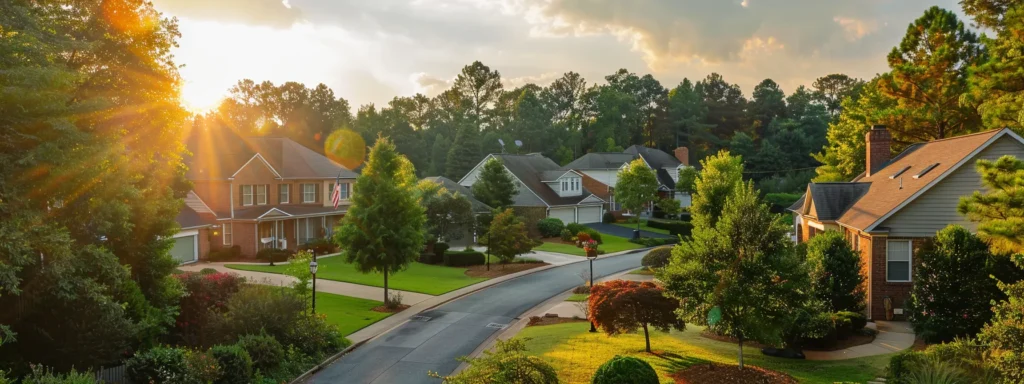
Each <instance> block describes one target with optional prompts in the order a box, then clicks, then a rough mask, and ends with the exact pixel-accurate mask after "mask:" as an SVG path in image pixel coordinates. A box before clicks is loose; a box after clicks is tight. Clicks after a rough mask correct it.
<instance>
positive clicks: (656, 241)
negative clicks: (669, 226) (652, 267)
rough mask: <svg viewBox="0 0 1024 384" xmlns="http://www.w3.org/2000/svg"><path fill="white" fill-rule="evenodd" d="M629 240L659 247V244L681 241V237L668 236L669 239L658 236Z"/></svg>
mask: <svg viewBox="0 0 1024 384" xmlns="http://www.w3.org/2000/svg"><path fill="white" fill-rule="evenodd" d="M629 242H630V243H633V244H640V245H643V246H645V247H659V246H662V245H669V244H675V243H677V242H679V239H678V238H675V237H672V238H667V239H662V238H657V239H656V238H653V237H641V238H639V239H629Z"/></svg>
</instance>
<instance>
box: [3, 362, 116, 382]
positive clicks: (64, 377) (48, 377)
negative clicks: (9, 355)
mask: <svg viewBox="0 0 1024 384" xmlns="http://www.w3.org/2000/svg"><path fill="white" fill-rule="evenodd" d="M98 382H99V381H97V380H96V378H95V377H93V376H92V375H91V374H89V372H79V371H76V370H75V369H71V371H70V372H67V373H55V372H54V371H53V370H52V369H46V368H43V367H42V366H38V365H37V366H34V367H32V372H31V373H30V374H29V375H28V376H25V377H23V378H22V379H21V383H22V384H96V383H98ZM0 383H4V384H8V383H13V381H6V379H5V378H4V375H3V372H0Z"/></svg>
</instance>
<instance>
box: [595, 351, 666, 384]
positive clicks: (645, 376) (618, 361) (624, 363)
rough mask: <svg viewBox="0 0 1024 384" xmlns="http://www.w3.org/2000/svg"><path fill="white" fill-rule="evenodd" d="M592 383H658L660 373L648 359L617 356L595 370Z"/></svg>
mask: <svg viewBox="0 0 1024 384" xmlns="http://www.w3.org/2000/svg"><path fill="white" fill-rule="evenodd" d="M591 383H592V384H658V383H659V379H658V373H657V372H655V371H654V368H652V367H651V365H650V364H648V363H647V362H646V361H643V360H640V359H638V358H635V357H630V356H615V357H613V358H612V359H611V360H608V361H607V362H605V363H604V364H601V367H599V368H597V372H594V378H593V380H591Z"/></svg>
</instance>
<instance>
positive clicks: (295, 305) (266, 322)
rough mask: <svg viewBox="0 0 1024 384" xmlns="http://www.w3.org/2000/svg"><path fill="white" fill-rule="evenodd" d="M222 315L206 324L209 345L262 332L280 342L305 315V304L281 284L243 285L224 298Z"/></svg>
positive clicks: (287, 342)
mask: <svg viewBox="0 0 1024 384" xmlns="http://www.w3.org/2000/svg"><path fill="white" fill-rule="evenodd" d="M225 308H226V310H225V311H224V314H222V315H220V316H216V317H214V318H213V319H211V321H210V326H208V327H206V332H205V333H204V334H205V335H206V339H207V340H208V342H209V343H210V344H228V343H234V342H235V341H237V340H238V338H239V337H241V336H243V335H252V334H259V333H265V334H267V335H269V336H271V337H273V338H275V339H277V340H278V341H280V342H281V343H282V344H289V343H290V342H289V340H288V339H287V337H286V335H288V334H289V333H290V332H292V329H293V328H295V327H297V326H298V324H299V323H300V322H301V319H302V318H303V317H306V316H308V315H307V314H306V309H307V303H306V301H305V300H303V299H302V298H301V297H300V296H298V295H296V294H295V292H294V291H293V290H291V289H289V288H285V287H273V286H267V285H244V286H242V287H241V289H239V290H238V293H236V294H235V295H234V296H231V298H230V299H228V302H227V305H226V307H225Z"/></svg>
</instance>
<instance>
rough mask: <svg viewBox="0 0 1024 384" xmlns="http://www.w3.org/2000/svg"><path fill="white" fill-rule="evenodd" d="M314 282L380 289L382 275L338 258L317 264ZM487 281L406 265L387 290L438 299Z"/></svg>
mask: <svg viewBox="0 0 1024 384" xmlns="http://www.w3.org/2000/svg"><path fill="white" fill-rule="evenodd" d="M319 264H320V269H319V270H318V271H317V274H316V277H317V278H318V279H326V280H335V281H344V282H347V283H353V284H362V285H369V286H373V287H383V286H384V275H382V274H380V273H365V274H364V273H361V272H359V271H357V270H356V268H355V266H354V265H352V264H348V263H346V262H345V259H344V258H343V257H341V256H335V257H328V258H325V259H320V260H319ZM227 267H228V268H231V269H240V270H243V271H255V272H268V273H278V274H283V273H284V270H285V268H286V265H276V266H273V267H271V266H269V265H252V264H228V265H227ZM484 280H487V279H485V278H480V277H469V276H466V268H453V267H444V266H438V265H427V264H423V263H415V262H414V263H412V264H409V268H407V269H406V270H404V271H399V272H397V273H394V274H388V287H389V288H394V289H398V290H402V291H409V292H419V293H426V294H428V295H441V294H444V293H448V292H451V291H454V290H456V289H459V288H462V287H465V286H468V285H473V284H476V283H479V282H481V281H484Z"/></svg>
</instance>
